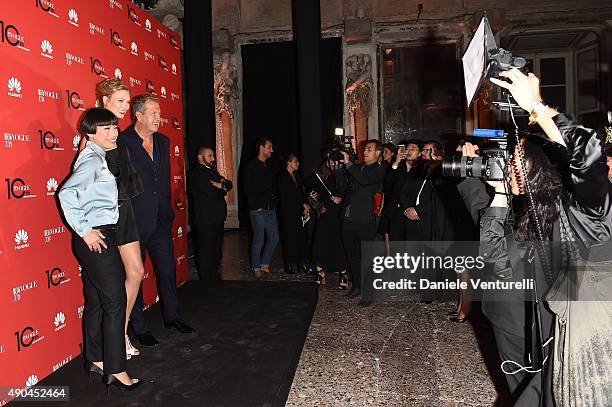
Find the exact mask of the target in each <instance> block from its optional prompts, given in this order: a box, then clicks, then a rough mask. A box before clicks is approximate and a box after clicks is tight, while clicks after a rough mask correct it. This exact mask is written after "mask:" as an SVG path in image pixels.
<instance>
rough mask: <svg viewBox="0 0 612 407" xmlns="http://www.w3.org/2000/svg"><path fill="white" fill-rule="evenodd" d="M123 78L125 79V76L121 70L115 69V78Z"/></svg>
mask: <svg viewBox="0 0 612 407" xmlns="http://www.w3.org/2000/svg"><path fill="white" fill-rule="evenodd" d="M122 77H123V74H122V73H121V69H119V68H116V69H115V78H117V79H121V78H122Z"/></svg>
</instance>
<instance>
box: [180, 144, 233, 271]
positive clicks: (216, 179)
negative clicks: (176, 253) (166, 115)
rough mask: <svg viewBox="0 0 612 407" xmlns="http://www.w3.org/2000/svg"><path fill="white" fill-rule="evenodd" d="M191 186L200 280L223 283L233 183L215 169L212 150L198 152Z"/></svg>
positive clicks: (205, 148) (200, 149) (192, 172)
mask: <svg viewBox="0 0 612 407" xmlns="http://www.w3.org/2000/svg"><path fill="white" fill-rule="evenodd" d="M189 187H190V190H191V194H192V196H193V203H194V206H195V209H194V212H193V213H194V225H195V231H196V235H197V246H196V247H197V259H196V262H197V267H198V273H199V274H200V280H204V281H207V282H210V283H214V282H217V281H220V280H221V276H220V275H219V271H218V268H219V264H220V262H221V256H222V254H223V231H224V223H225V218H226V217H227V203H226V202H225V195H227V193H228V192H229V191H231V189H232V181H230V180H228V179H226V178H223V177H222V176H221V174H219V172H218V171H217V168H216V167H215V153H214V151H213V149H212V148H210V147H200V148H199V149H198V162H197V164H196V165H195V167H194V168H193V170H192V171H191V174H190V179H189Z"/></svg>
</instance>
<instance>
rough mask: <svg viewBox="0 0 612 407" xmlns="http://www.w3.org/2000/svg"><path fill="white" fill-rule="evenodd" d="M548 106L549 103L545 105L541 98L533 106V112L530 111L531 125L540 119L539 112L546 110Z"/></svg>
mask: <svg viewBox="0 0 612 407" xmlns="http://www.w3.org/2000/svg"><path fill="white" fill-rule="evenodd" d="M546 108H548V105H545V104H544V102H542V101H541V100H540V101H539V102H538V103H536V104H535V105H534V106H533V109H531V112H529V125H530V126H533V125H534V124H536V122H537V121H538V113H542V112H543V111H544V110H546Z"/></svg>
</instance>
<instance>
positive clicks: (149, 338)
mask: <svg viewBox="0 0 612 407" xmlns="http://www.w3.org/2000/svg"><path fill="white" fill-rule="evenodd" d="M132 119H133V121H134V124H133V125H132V126H130V127H128V128H127V129H126V130H125V131H124V132H123V133H121V136H120V139H121V142H122V143H125V145H126V146H127V148H128V151H129V153H130V161H131V162H132V164H133V165H134V168H135V169H136V172H137V173H138V175H139V176H140V178H141V179H142V182H143V184H144V192H143V193H142V194H140V195H138V196H137V197H135V198H133V199H132V205H133V206H134V213H135V216H136V224H137V225H138V233H139V235H140V247H141V250H142V257H143V261H144V258H145V257H146V254H147V253H148V254H149V256H151V260H152V261H153V265H154V267H155V271H156V273H157V281H158V288H159V294H160V299H161V305H162V311H163V316H164V325H165V327H166V328H176V329H177V330H178V331H179V332H181V333H191V332H195V331H194V329H193V328H191V327H190V326H189V325H187V324H186V323H185V322H184V321H183V320H181V319H180V318H179V315H178V298H177V291H176V264H175V261H174V248H173V245H172V220H173V219H174V211H173V210H172V206H171V203H170V202H171V199H170V142H169V140H168V138H167V137H166V136H164V135H163V134H161V133H158V130H159V125H160V120H161V109H160V106H159V99H157V98H156V97H154V96H151V95H147V94H145V95H139V96H136V97H134V98H133V99H132ZM130 323H131V324H132V330H133V331H134V334H135V335H136V337H137V338H138V340H139V341H140V343H141V344H142V345H144V346H156V345H158V344H159V342H158V341H157V339H156V338H155V337H154V336H153V334H151V332H150V331H149V330H148V328H147V321H146V320H145V318H144V315H143V301H142V288H141V290H140V292H139V293H138V297H137V298H136V303H135V305H134V309H133V311H132V314H131V315H130Z"/></svg>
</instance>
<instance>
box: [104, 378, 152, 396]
mask: <svg viewBox="0 0 612 407" xmlns="http://www.w3.org/2000/svg"><path fill="white" fill-rule="evenodd" d="M132 382H133V383H132V384H124V383H123V382H122V381H121V380H119V379H117V378H116V377H115V376H113V375H112V374H105V375H104V376H102V383H104V384H105V385H106V396H107V397H108V395H109V394H110V386H115V387H118V388H119V389H121V390H123V391H134V390H136V389H137V388H138V387H140V385H141V384H142V383H143V382H142V380H139V379H132Z"/></svg>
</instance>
